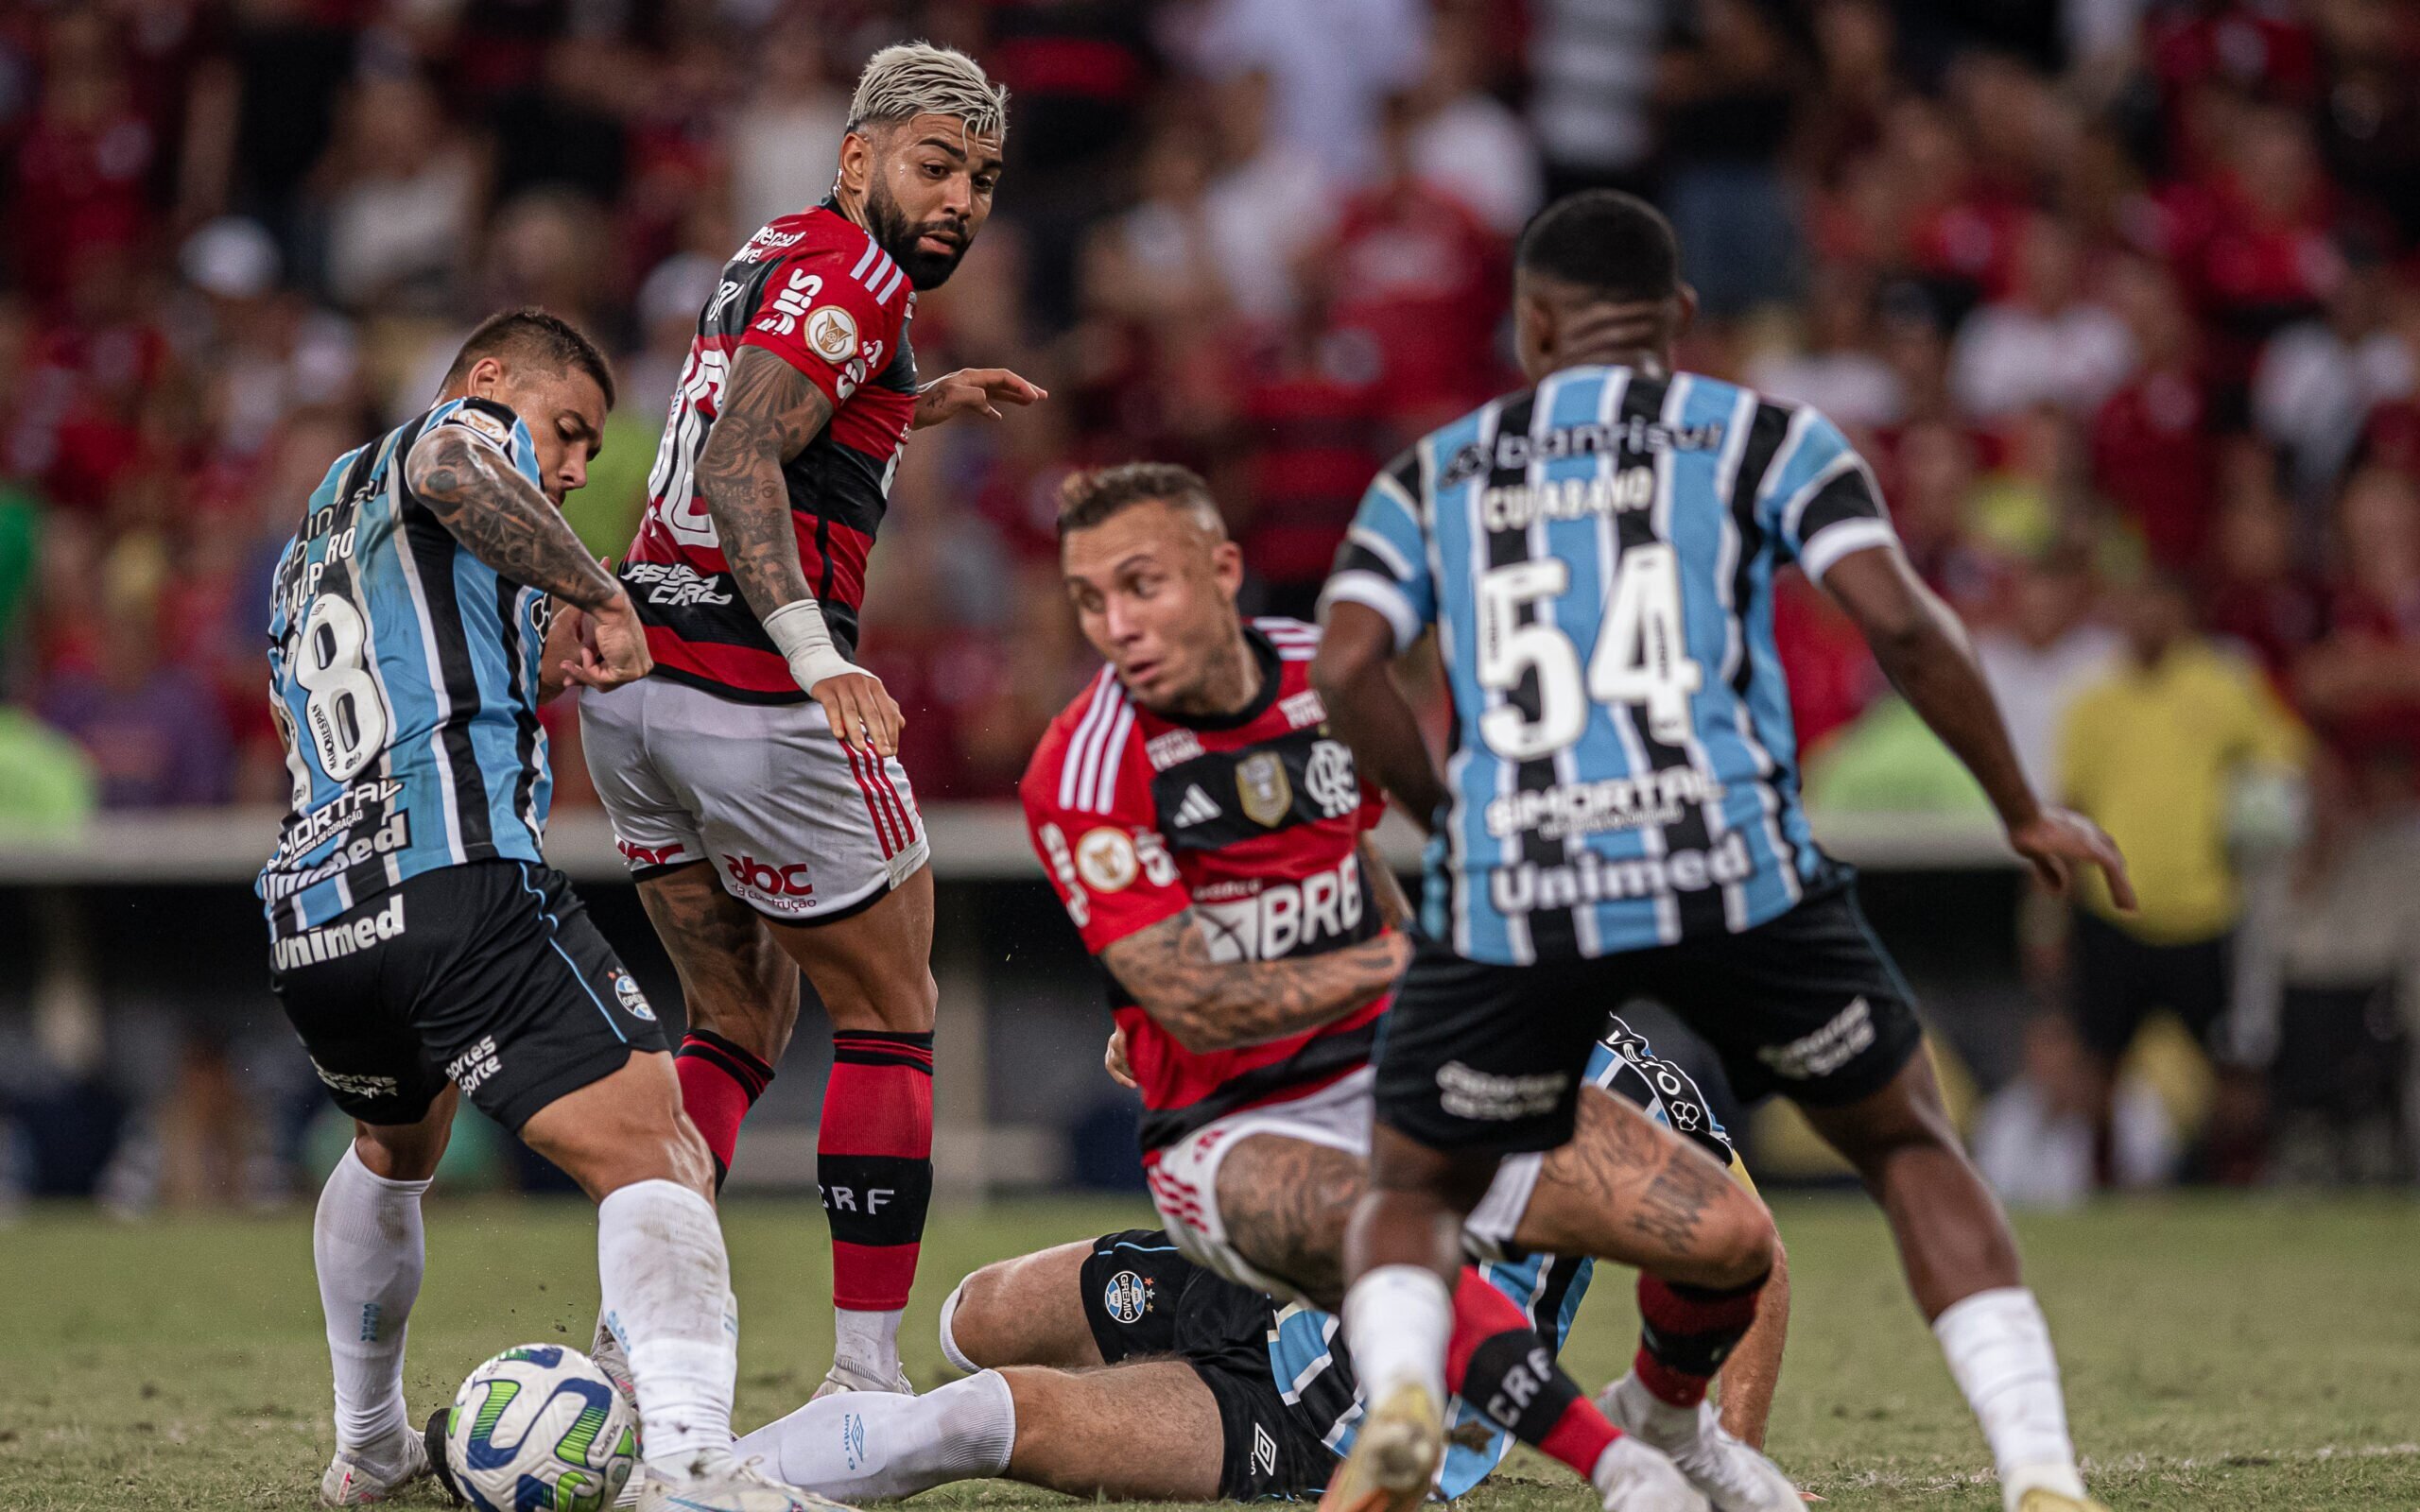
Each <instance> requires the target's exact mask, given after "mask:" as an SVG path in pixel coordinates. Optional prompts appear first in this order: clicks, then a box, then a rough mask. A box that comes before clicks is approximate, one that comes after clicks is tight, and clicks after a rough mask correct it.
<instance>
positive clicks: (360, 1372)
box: [311, 1145, 428, 1449]
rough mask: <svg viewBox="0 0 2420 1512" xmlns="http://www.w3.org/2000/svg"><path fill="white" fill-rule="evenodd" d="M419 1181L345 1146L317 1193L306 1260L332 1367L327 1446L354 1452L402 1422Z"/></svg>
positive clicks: (422, 1258)
mask: <svg viewBox="0 0 2420 1512" xmlns="http://www.w3.org/2000/svg"><path fill="white" fill-rule="evenodd" d="M427 1190H428V1183H427V1182H425V1181H389V1180H388V1179H387V1178H386V1177H381V1176H373V1175H372V1174H371V1170H370V1167H368V1166H366V1165H364V1164H362V1163H361V1156H360V1154H359V1152H358V1151H356V1150H354V1148H353V1147H352V1146H351V1145H347V1146H346V1147H345V1152H344V1159H343V1160H338V1161H337V1168H336V1169H335V1170H333V1171H331V1172H329V1173H328V1184H327V1185H326V1186H324V1187H322V1188H320V1207H319V1211H318V1212H317V1213H315V1214H314V1215H313V1217H312V1220H311V1261H312V1264H313V1266H314V1268H316V1269H317V1270H318V1272H319V1275H320V1310H321V1311H322V1312H323V1313H325V1314H327V1320H328V1358H329V1360H330V1362H331V1363H332V1364H333V1365H334V1366H336V1378H337V1414H336V1418H337V1448H338V1449H362V1448H366V1447H368V1446H370V1445H372V1444H376V1443H378V1442H379V1441H380V1440H382V1439H385V1438H388V1437H390V1436H391V1435H394V1434H395V1433H396V1432H397V1431H398V1430H401V1429H406V1428H409V1427H410V1426H411V1424H410V1421H409V1419H408V1418H407V1417H406V1416H405V1414H404V1334H405V1332H406V1325H407V1324H408V1323H409V1321H410V1318H411V1313H412V1299H413V1298H415V1297H418V1296H420V1278H421V1272H422V1270H423V1268H424V1267H425V1265H426V1264H427V1251H426V1248H425V1246H424V1243H423V1237H422V1232H421V1220H420V1198H421V1194H422V1193H423V1192H426V1191H427Z"/></svg>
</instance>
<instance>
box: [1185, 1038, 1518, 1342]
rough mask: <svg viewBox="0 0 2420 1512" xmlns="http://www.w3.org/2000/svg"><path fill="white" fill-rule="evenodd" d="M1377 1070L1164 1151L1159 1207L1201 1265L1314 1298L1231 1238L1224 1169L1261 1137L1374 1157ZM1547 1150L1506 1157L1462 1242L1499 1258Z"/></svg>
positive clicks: (1235, 1119)
mask: <svg viewBox="0 0 2420 1512" xmlns="http://www.w3.org/2000/svg"><path fill="white" fill-rule="evenodd" d="M1370 1082H1371V1072H1370V1068H1368V1067H1367V1066H1364V1067H1363V1068H1361V1069H1360V1070H1359V1071H1357V1072H1355V1073H1353V1074H1351V1075H1349V1076H1346V1077H1344V1078H1343V1079H1342V1080H1340V1081H1336V1082H1332V1083H1330V1084H1329V1085H1327V1086H1325V1087H1322V1088H1321V1089H1320V1090H1319V1091H1315V1092H1312V1093H1310V1094H1309V1095H1308V1096H1305V1097H1297V1098H1294V1099H1293V1100H1291V1101H1289V1102H1283V1103H1269V1104H1265V1105H1264V1106H1262V1107H1259V1108H1246V1109H1245V1110H1244V1111H1242V1112H1240V1113H1230V1114H1228V1115H1227V1116H1226V1117H1224V1118H1222V1119H1219V1120H1218V1121H1217V1122H1215V1123H1211V1124H1205V1125H1202V1126H1201V1127H1200V1128H1198V1129H1195V1130H1194V1131H1193V1132H1192V1133H1190V1134H1188V1135H1186V1136H1185V1137H1184V1138H1183V1139H1181V1140H1179V1141H1177V1142H1176V1143H1174V1144H1171V1145H1169V1146H1168V1147H1167V1149H1165V1150H1162V1151H1160V1152H1159V1158H1158V1159H1157V1160H1152V1161H1150V1162H1149V1163H1148V1164H1147V1167H1146V1170H1145V1173H1144V1174H1145V1177H1146V1178H1147V1179H1148V1181H1149V1182H1150V1189H1151V1202H1152V1205H1153V1206H1155V1207H1157V1208H1158V1209H1159V1210H1160V1219H1161V1221H1162V1223H1164V1224H1165V1225H1166V1226H1167V1231H1168V1236H1169V1237H1170V1238H1172V1239H1173V1240H1175V1241H1176V1246H1177V1248H1179V1249H1181V1250H1183V1251H1184V1254H1185V1257H1186V1258H1187V1259H1189V1260H1191V1261H1193V1262H1194V1263H1196V1264H1200V1265H1202V1266H1206V1267H1207V1268H1209V1269H1210V1270H1213V1271H1216V1272H1217V1273H1218V1274H1219V1275H1221V1276H1224V1277H1225V1278H1227V1280H1231V1281H1235V1282H1236V1283H1237V1284H1239V1285H1244V1286H1249V1287H1252V1288H1253V1290H1255V1291H1262V1292H1267V1293H1269V1294H1270V1295H1271V1296H1273V1297H1285V1298H1295V1299H1297V1300H1309V1299H1308V1298H1305V1297H1301V1296H1300V1294H1298V1293H1297V1292H1295V1290H1294V1289H1293V1287H1291V1286H1290V1285H1288V1283H1286V1282H1285V1281H1282V1280H1278V1279H1277V1278H1275V1277H1273V1276H1268V1275H1264V1274H1263V1273H1262V1272H1261V1271H1259V1270H1258V1269H1256V1268H1255V1267H1254V1266H1253V1263H1251V1262H1250V1261H1248V1260H1246V1259H1244V1257H1243V1256H1241V1255H1239V1254H1237V1253H1236V1250H1235V1246H1232V1245H1230V1244H1228V1243H1227V1226H1226V1223H1225V1221H1224V1220H1223V1219H1221V1218H1220V1217H1219V1165H1220V1163H1221V1162H1223V1161H1224V1160H1226V1158H1227V1153H1228V1152H1229V1151H1230V1150H1233V1149H1234V1148H1235V1147H1236V1145H1238V1144H1240V1143H1243V1142H1244V1141H1245V1140H1247V1139H1250V1138H1251V1137H1252V1136H1253V1135H1255V1134H1272V1135H1275V1136H1277V1137H1278V1138H1280V1139H1289V1140H1301V1141H1303V1142H1304V1143H1306V1144H1323V1145H1326V1146H1327V1147H1328V1148H1329V1149H1332V1150H1342V1151H1344V1152H1345V1153H1346V1154H1348V1155H1354V1156H1358V1157H1359V1158H1361V1159H1362V1160H1368V1159H1369V1158H1370V1115H1371V1108H1372V1104H1371V1101H1370ZM1545 1160H1546V1157H1545V1156H1543V1155H1537V1154H1530V1155H1513V1156H1507V1157H1506V1158H1505V1160H1503V1162H1502V1163H1501V1164H1500V1165H1498V1166H1497V1167H1496V1171H1495V1181H1493V1182H1492V1183H1490V1184H1489V1186H1488V1189H1487V1195H1485V1196H1484V1197H1482V1198H1480V1199H1479V1204H1478V1207H1477V1208H1475V1209H1473V1210H1472V1211H1471V1215H1470V1218H1469V1219H1468V1220H1467V1221H1466V1222H1465V1223H1464V1224H1463V1225H1462V1244H1463V1246H1465V1247H1466V1248H1468V1249H1469V1250H1470V1251H1471V1253H1472V1254H1473V1255H1474V1256H1476V1257H1477V1258H1478V1259H1480V1260H1496V1259H1500V1258H1501V1257H1502V1256H1503V1253H1504V1249H1505V1246H1508V1245H1510V1244H1511V1243H1512V1242H1513V1230H1514V1229H1517V1228H1519V1227H1520V1223H1521V1217H1522V1214H1524V1213H1526V1212H1528V1211H1530V1193H1531V1192H1533V1191H1534V1190H1536V1188H1537V1184H1538V1169H1539V1167H1540V1166H1541V1165H1543V1164H1544V1163H1545Z"/></svg>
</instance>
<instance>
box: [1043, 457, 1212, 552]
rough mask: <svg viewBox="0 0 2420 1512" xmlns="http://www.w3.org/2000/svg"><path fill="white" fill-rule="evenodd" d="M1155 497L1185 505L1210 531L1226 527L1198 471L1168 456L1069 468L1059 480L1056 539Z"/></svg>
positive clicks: (1162, 501)
mask: <svg viewBox="0 0 2420 1512" xmlns="http://www.w3.org/2000/svg"><path fill="white" fill-rule="evenodd" d="M1154 502H1157V503H1163V504H1167V505H1170V506H1172V507H1176V508H1178V509H1182V510H1184V511H1185V512H1187V513H1189V514H1191V515H1193V516H1194V518H1195V520H1196V522H1197V523H1198V524H1201V527H1202V528H1203V529H1205V530H1208V531H1211V532H1213V533H1214V534H1223V533H1224V531H1225V529H1226V524H1225V522H1224V521H1223V520H1221V519H1220V518H1219V502H1218V501H1217V500H1216V499H1213V498H1212V497H1210V485H1209V484H1207V483H1205V482H1203V481H1202V479H1201V473H1199V472H1195V471H1193V469H1191V468H1189V467H1179V466H1177V465H1176V464H1175V463H1173V462H1121V463H1119V464H1117V465H1116V466H1115V467H1098V468H1092V469H1089V470H1087V471H1085V472H1074V473H1070V474H1069V475H1068V477H1067V480H1066V481H1065V482H1063V483H1062V484H1060V485H1059V539H1060V540H1062V541H1064V540H1066V539H1067V537H1068V535H1069V534H1070V533H1072V532H1074V531H1078V530H1090V529H1091V528H1092V527H1093V526H1095V525H1098V524H1105V523H1107V522H1108V521H1109V520H1110V519H1112V518H1113V517H1115V516H1116V515H1118V514H1122V513H1124V512H1125V511H1126V510H1128V509H1131V508H1132V507H1134V506H1136V505H1138V504H1150V503H1154Z"/></svg>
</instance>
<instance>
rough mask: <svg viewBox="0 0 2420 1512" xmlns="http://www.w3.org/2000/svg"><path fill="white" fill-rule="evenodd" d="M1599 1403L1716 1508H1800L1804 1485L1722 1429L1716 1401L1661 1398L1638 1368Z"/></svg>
mask: <svg viewBox="0 0 2420 1512" xmlns="http://www.w3.org/2000/svg"><path fill="white" fill-rule="evenodd" d="M1597 1405H1598V1407H1599V1409H1601V1410H1602V1411H1603V1413H1604V1415H1605V1416H1606V1417H1610V1418H1612V1419H1613V1421H1614V1425H1615V1426H1616V1427H1617V1428H1619V1429H1620V1430H1621V1431H1622V1432H1623V1433H1625V1434H1629V1435H1632V1436H1634V1437H1635V1438H1638V1439H1640V1440H1641V1441H1643V1442H1645V1443H1646V1444H1648V1445H1649V1446H1651V1448H1654V1449H1658V1450H1661V1451H1663V1452H1664V1453H1666V1454H1668V1455H1669V1456H1670V1457H1671V1461H1672V1463H1673V1465H1675V1466H1676V1467H1678V1468H1679V1469H1680V1471H1681V1473H1682V1474H1683V1475H1685V1476H1687V1477H1688V1480H1689V1484H1690V1485H1691V1486H1696V1487H1697V1488H1698V1489H1699V1490H1701V1491H1703V1492H1704V1493H1705V1499H1706V1501H1707V1502H1708V1503H1711V1504H1712V1506H1713V1508H1714V1512H1800V1508H1802V1507H1803V1506H1804V1505H1805V1504H1806V1503H1803V1502H1801V1501H1800V1500H1799V1496H1798V1487H1796V1486H1792V1485H1790V1484H1789V1476H1787V1475H1784V1474H1783V1473H1782V1472H1781V1468H1780V1467H1779V1466H1777V1465H1775V1464H1774V1463H1773V1462H1772V1460H1769V1459H1767V1458H1765V1456H1764V1455H1762V1454H1760V1453H1758V1452H1756V1451H1755V1450H1753V1449H1751V1448H1749V1447H1748V1446H1747V1445H1746V1444H1743V1443H1741V1442H1740V1441H1739V1440H1737V1439H1736V1438H1734V1437H1732V1436H1731V1435H1729V1434H1726V1433H1724V1432H1723V1431H1722V1425H1721V1423H1720V1422H1719V1421H1718V1420H1717V1419H1716V1417H1715V1412H1714V1403H1712V1402H1710V1401H1701V1402H1699V1403H1698V1404H1697V1406H1696V1407H1694V1408H1690V1407H1675V1406H1672V1405H1671V1404H1669V1403H1668V1402H1663V1401H1658V1400H1656V1399H1655V1397H1654V1396H1653V1395H1652V1394H1651V1393H1650V1392H1649V1391H1648V1389H1647V1387H1646V1386H1645V1385H1644V1384H1642V1383H1640V1381H1639V1379H1638V1376H1637V1374H1636V1373H1635V1372H1634V1373H1632V1374H1630V1375H1626V1376H1624V1377H1622V1378H1621V1379H1620V1380H1619V1381H1616V1382H1615V1383H1613V1384H1612V1385H1610V1386H1607V1387H1606V1388H1605V1390H1604V1392H1603V1394H1602V1395H1600V1396H1599V1397H1598V1399H1597Z"/></svg>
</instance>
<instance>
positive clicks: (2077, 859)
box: [2008, 808, 2135, 914]
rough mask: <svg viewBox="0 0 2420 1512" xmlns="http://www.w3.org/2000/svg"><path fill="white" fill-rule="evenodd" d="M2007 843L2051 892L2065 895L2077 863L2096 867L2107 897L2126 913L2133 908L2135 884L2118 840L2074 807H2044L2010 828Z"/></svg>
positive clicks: (2073, 883)
mask: <svg viewBox="0 0 2420 1512" xmlns="http://www.w3.org/2000/svg"><path fill="white" fill-rule="evenodd" d="M2008 843H2009V847H2010V849H2012V850H2014V851H2015V852H2016V853H2017V854H2018V855H2021V856H2023V857H2024V858H2025V859H2026V860H2027V861H2028V862H2030V863H2031V865H2032V867H2033V871H2034V874H2035V875H2036V876H2038V877H2040V878H2041V879H2042V885H2044V886H2046V887H2048V888H2049V889H2050V890H2051V891H2052V892H2054V893H2059V894H2062V895H2064V894H2065V893H2066V891H2067V889H2068V888H2070V887H2071V886H2073V885H2075V876H2076V868H2078V867H2099V868H2100V871H2101V875H2103V876H2105V877H2107V878H2108V879H2109V896H2110V898H2111V899H2112V900H2114V901H2115V902H2117V904H2118V907H2119V908H2121V909H2124V910H2125V911H2126V912H2127V913H2130V914H2131V913H2133V912H2134V911H2135V884H2134V882H2133V881H2132V880H2131V879H2130V878H2128V877H2127V875H2126V857H2125V855H2124V854H2123V853H2122V852H2121V851H2118V842H2117V841H2115V840H2112V839H2111V838H2109V834H2108V832H2106V831H2104V830H2103V829H2101V827H2100V825H2098V824H2095V823H2093V822H2092V821H2091V820H2090V819H2087V818H2085V817H2084V816H2083V815H2081V814H2078V813H2076V812H2075V811H2074V810H2073V809H2056V808H2052V809H2044V810H2043V811H2042V812H2041V813H2040V814H2037V815H2035V816H2033V817H2032V818H2031V819H2029V820H2027V821H2026V822H2025V823H2023V824H2020V825H2018V826H2016V827H2015V828H2014V829H2013V830H2011V831H2009V832H2008Z"/></svg>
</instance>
